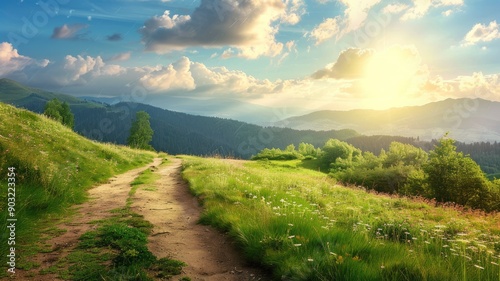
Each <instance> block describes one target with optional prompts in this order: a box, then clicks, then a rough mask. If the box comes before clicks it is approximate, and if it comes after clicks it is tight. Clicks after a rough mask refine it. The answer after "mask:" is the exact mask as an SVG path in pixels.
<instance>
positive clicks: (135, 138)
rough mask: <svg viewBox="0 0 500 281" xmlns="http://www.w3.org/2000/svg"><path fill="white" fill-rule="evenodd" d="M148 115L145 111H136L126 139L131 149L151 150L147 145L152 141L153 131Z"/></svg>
mask: <svg viewBox="0 0 500 281" xmlns="http://www.w3.org/2000/svg"><path fill="white" fill-rule="evenodd" d="M149 118H150V117H149V114H148V113H147V112H145V111H138V112H137V113H136V115H135V120H134V122H132V127H131V128H130V136H129V137H128V140H127V142H128V145H129V146H130V147H132V148H139V149H147V150H153V147H152V146H151V145H150V144H149V143H150V142H151V140H153V134H154V131H153V129H151V124H150V123H149Z"/></svg>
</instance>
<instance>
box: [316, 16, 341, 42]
mask: <svg viewBox="0 0 500 281" xmlns="http://www.w3.org/2000/svg"><path fill="white" fill-rule="evenodd" d="M338 19H339V18H327V19H325V20H324V21H323V22H322V23H320V24H319V25H317V26H316V27H314V29H313V30H312V31H311V33H310V34H309V37H310V38H313V39H314V40H315V41H316V42H315V45H319V44H321V43H323V42H324V41H325V40H328V39H330V38H332V37H334V36H335V35H337V34H338V33H339V31H340V28H339V24H338Z"/></svg>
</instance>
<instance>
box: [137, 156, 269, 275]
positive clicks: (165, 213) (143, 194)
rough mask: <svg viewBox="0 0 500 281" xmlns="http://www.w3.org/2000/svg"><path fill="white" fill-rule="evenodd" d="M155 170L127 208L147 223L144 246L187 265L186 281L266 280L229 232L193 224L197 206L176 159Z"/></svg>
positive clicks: (198, 212) (178, 160)
mask: <svg viewBox="0 0 500 281" xmlns="http://www.w3.org/2000/svg"><path fill="white" fill-rule="evenodd" d="M171 161H172V162H173V163H171V164H170V165H168V166H162V167H160V169H158V170H157V171H155V173H159V174H160V176H161V179H159V180H158V181H157V182H156V183H155V184H154V185H153V186H152V188H151V187H148V188H139V189H138V190H137V192H136V193H135V195H134V197H133V204H132V209H133V211H134V212H137V213H139V214H141V215H143V216H144V219H146V220H148V221H150V222H151V223H152V224H153V225H154V228H153V233H152V234H151V236H150V237H149V244H148V248H149V250H150V251H151V252H152V253H153V254H155V255H156V256H157V257H158V258H162V257H170V258H173V259H177V260H180V261H183V262H185V263H186V264H187V266H186V267H184V269H183V274H182V275H181V277H182V276H187V277H190V278H191V280H193V281H194V280H207V281H210V280H213V281H221V280H234V281H245V280H269V279H268V278H267V277H265V274H264V273H263V272H262V271H260V270H259V269H256V268H253V267H251V266H249V265H248V264H246V263H245V261H244V260H243V258H242V256H241V255H240V254H239V253H238V251H237V249H236V246H235V245H234V244H233V243H232V242H231V240H230V239H229V237H227V236H226V235H224V234H221V233H220V232H219V231H217V230H215V229H213V228H211V227H209V226H204V225H200V224H197V222H198V220H199V217H200V213H201V211H202V208H201V207H200V206H199V205H198V201H197V199H196V198H195V197H193V195H192V194H191V193H190V192H189V187H188V185H187V184H186V183H185V182H184V180H183V179H182V177H181V174H180V171H181V160H180V159H174V158H171Z"/></svg>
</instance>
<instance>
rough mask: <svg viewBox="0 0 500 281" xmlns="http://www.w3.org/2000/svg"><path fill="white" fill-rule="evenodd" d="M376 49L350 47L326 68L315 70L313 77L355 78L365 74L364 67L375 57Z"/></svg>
mask: <svg viewBox="0 0 500 281" xmlns="http://www.w3.org/2000/svg"><path fill="white" fill-rule="evenodd" d="M373 53H374V51H373V50H371V49H358V48H349V49H347V50H344V51H342V52H341V53H340V55H339V57H338V58H337V61H335V62H334V63H333V64H330V65H328V66H327V67H325V68H324V69H321V70H319V71H317V72H315V73H314V74H313V75H312V77H313V78H315V79H321V78H335V79H355V78H360V77H361V76H362V75H363V72H364V67H365V66H366V65H367V63H368V61H369V60H370V59H371V58H372V57H373Z"/></svg>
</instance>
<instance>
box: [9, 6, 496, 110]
mask: <svg viewBox="0 0 500 281" xmlns="http://www.w3.org/2000/svg"><path fill="white" fill-rule="evenodd" d="M495 7H497V8H500V3H494V4H491V3H489V2H487V1H485V0H481V1H474V2H470V1H465V0H452V1H449V0H439V1H433V2H432V3H427V4H426V3H422V2H419V1H411V2H408V1H385V0H365V1H357V2H356V3H351V2H350V1H347V0H339V1H329V0H315V1H303V0H283V1H281V0H272V1H264V0H251V1H247V2H245V3H242V2H235V1H228V0H216V1H206V0H202V1H180V0H178V1H175V0H173V1H168V0H167V1H166V0H156V1H155V0H149V1H141V2H140V3H135V2H133V1H107V2H106V3H94V2H92V1H85V2H75V3H73V2H69V1H66V0H64V1H63V0H48V1H41V2H36V3H33V2H30V1H17V2H8V3H3V9H2V17H1V19H0V23H1V24H2V25H1V26H2V29H0V66H1V68H0V78H10V79H13V80H15V81H18V82H20V83H21V84H23V85H28V86H30V87H35V88H40V89H43V90H48V91H54V92H60V93H64V94H70V95H74V96H96V97H99V96H103V97H104V96H106V97H117V98H120V97H124V96H128V97H135V98H136V100H135V101H137V102H141V103H146V104H153V105H154V103H155V101H156V100H158V99H160V98H161V97H170V98H172V97H175V98H190V99H198V100H203V99H228V100H229V99H231V100H238V101H241V102H244V103H250V104H254V105H259V106H264V107H269V108H277V107H280V108H288V109H289V110H290V112H297V113H298V112H300V111H302V112H308V113H311V112H314V111H318V110H336V111H349V110H356V109H374V110H385V109H392V108H401V107H406V106H421V105H424V104H427V103H430V102H436V101H442V100H446V99H448V98H453V99H458V98H482V99H485V100H491V101H500V69H499V65H500V58H499V57H498V56H497V55H496V54H498V51H499V49H500V40H498V39H500V30H499V26H498V23H497V22H498V21H500V16H499V15H498V14H496V13H495V12H494V11H495V10H497V9H495ZM436 25H439V26H440V27H441V28H434V27H435V26H436ZM417 34H418V36H415V35H417ZM137 97H139V98H137ZM221 112H222V109H221ZM224 114H225V113H224ZM292 114H293V113H292ZM294 115H296V114H294Z"/></svg>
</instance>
